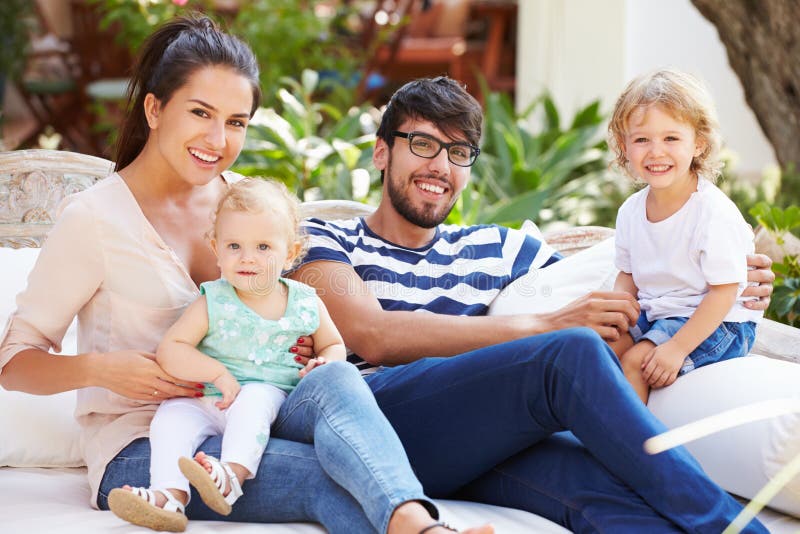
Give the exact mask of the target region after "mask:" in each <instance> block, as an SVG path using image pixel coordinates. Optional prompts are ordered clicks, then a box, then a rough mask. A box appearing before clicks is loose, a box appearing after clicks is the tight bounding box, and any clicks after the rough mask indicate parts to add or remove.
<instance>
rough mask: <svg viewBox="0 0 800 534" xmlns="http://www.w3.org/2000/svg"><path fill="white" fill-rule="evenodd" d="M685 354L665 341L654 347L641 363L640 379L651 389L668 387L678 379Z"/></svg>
mask: <svg viewBox="0 0 800 534" xmlns="http://www.w3.org/2000/svg"><path fill="white" fill-rule="evenodd" d="M686 356H687V354H686V352H685V351H684V350H682V349H681V348H680V347H678V346H677V345H675V344H674V343H672V342H671V341H667V342H666V343H664V344H663V345H659V346H657V347H655V348H654V349H653V350H651V351H650V353H649V354H648V355H647V356H645V357H644V360H643V361H642V377H643V378H644V380H645V382H647V383H648V385H649V386H650V387H651V388H663V387H666V386H669V385H670V384H672V383H673V382H675V379H676V378H678V371H680V370H681V366H683V361H684V360H685V359H686Z"/></svg>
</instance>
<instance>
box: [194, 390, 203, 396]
mask: <svg viewBox="0 0 800 534" xmlns="http://www.w3.org/2000/svg"><path fill="white" fill-rule="evenodd" d="M194 396H195V397H202V396H203V392H202V391H198V392H197V393H195V394H194Z"/></svg>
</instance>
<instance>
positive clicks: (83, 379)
mask: <svg viewBox="0 0 800 534" xmlns="http://www.w3.org/2000/svg"><path fill="white" fill-rule="evenodd" d="M259 99H260V89H259V86H258V68H257V66H256V62H255V58H254V57H253V54H252V51H251V50H250V49H249V48H248V47H247V46H246V45H245V44H244V43H242V42H241V41H239V40H238V39H236V38H234V37H231V36H229V35H226V34H224V33H222V32H220V31H219V30H218V29H217V28H216V27H215V26H214V24H213V23H212V22H211V21H210V20H209V19H207V18H181V19H176V20H174V21H172V22H170V23H168V24H166V25H164V26H162V27H161V28H160V29H158V30H157V31H156V32H155V33H154V34H153V35H152V36H151V37H150V38H149V39H148V40H147V42H146V43H145V44H144V45H143V47H142V52H141V55H140V57H139V59H138V61H137V63H136V65H135V67H134V71H133V76H132V81H131V86H130V96H129V100H130V103H131V106H130V107H129V109H130V110H131V111H130V113H129V115H128V116H127V117H126V118H125V121H124V123H123V127H122V130H121V134H120V137H119V141H118V144H117V151H116V156H117V157H116V160H117V164H116V169H117V170H118V172H117V173H114V174H112V175H111V176H110V177H108V178H107V179H105V180H103V181H101V182H100V183H98V184H97V185H96V186H94V187H92V188H90V189H88V190H86V191H84V192H82V193H79V194H78V195H75V196H73V197H70V198H69V199H68V200H67V201H66V202H65V203H64V205H63V206H62V208H61V210H62V211H61V214H60V216H59V219H58V221H57V223H56V225H55V227H54V228H53V230H52V232H51V233H50V235H49V237H48V240H47V243H46V245H45V246H44V247H43V249H42V251H41V254H40V256H39V260H38V262H37V264H36V266H35V267H34V269H33V271H32V273H31V275H30V278H29V282H28V287H27V288H26V290H25V291H24V292H23V293H22V294H21V295H20V296H19V297H18V301H17V302H18V310H17V311H16V312H15V314H14V315H13V316H12V319H11V321H10V323H9V326H8V328H7V330H6V332H5V334H4V335H3V336H2V338H0V366H2V367H1V371H2V372H1V373H0V385H2V386H3V387H4V388H6V389H9V390H20V391H27V392H30V393H35V394H52V393H57V392H60V391H67V390H71V389H78V405H77V410H76V415H77V418H78V421H79V423H80V424H81V426H82V429H83V440H82V441H83V447H84V457H85V459H86V461H87V465H88V470H89V481H90V485H91V488H92V504H93V505H94V506H96V507H98V508H100V509H107V506H108V505H107V495H108V493H109V491H110V490H111V489H112V488H115V487H118V486H120V485H122V483H123V482H124V483H129V484H132V485H141V486H147V485H148V479H149V474H148V466H149V463H150V458H149V457H150V447H149V442H148V439H147V432H148V426H149V423H150V420H151V418H152V416H153V413H154V412H155V409H156V407H157V405H158V404H159V403H160V402H161V401H163V400H164V399H167V398H174V397H196V396H200V395H202V391H201V389H202V384H182V383H181V382H180V380H178V379H176V378H175V377H173V376H170V375H169V374H168V373H166V372H165V371H164V370H163V369H162V368H161V367H160V366H159V365H158V364H157V363H156V362H155V360H154V357H153V353H154V352H155V349H156V347H157V345H158V342H159V341H160V339H161V337H162V335H163V334H164V332H165V331H166V330H167V328H168V327H169V326H170V325H171V324H172V323H173V322H174V321H175V320H176V319H177V318H178V316H179V315H180V313H181V312H182V310H183V309H184V308H185V306H186V305H187V304H188V303H189V302H191V301H193V300H195V298H196V297H197V296H198V294H199V291H198V286H199V284H200V283H202V282H205V281H208V280H214V279H216V278H218V277H219V275H220V273H219V270H218V268H217V266H216V261H215V259H214V257H213V254H212V252H211V250H210V249H209V247H208V246H207V244H206V242H205V240H204V233H205V231H206V230H207V229H208V226H209V223H210V214H211V212H212V210H213V208H214V206H215V205H216V203H217V200H218V198H219V197H220V195H221V193H222V192H223V191H224V190H225V189H226V187H227V184H228V183H229V182H230V181H235V180H236V179H237V177H236V175H232V174H229V173H225V172H224V171H225V169H227V167H228V166H229V165H230V164H231V163H233V161H234V160H235V159H236V157H237V156H238V155H239V152H240V150H241V148H242V145H243V143H244V139H245V132H246V129H247V123H248V121H249V119H250V118H251V117H252V115H253V113H254V112H255V110H256V109H257V107H258V103H259ZM75 315H77V316H78V321H79V346H78V348H79V354H77V355H76V356H74V357H69V358H63V357H59V356H53V355H51V354H48V352H47V351H48V350H49V349H50V348H51V347H55V348H56V349H58V348H59V344H60V341H61V339H62V337H63V335H64V332H65V331H66V329H67V327H68V325H69V324H70V322H71V320H72V318H73V317H74V316H75ZM298 343H299V345H298V346H297V347H295V348H294V349H293V352H296V353H297V357H298V358H300V357H301V356H303V355H308V354H309V352H310V351H309V350H308V349H305V348H304V347H303V346H302V345H303V343H305V344H306V345H308V343H309V340H308V339H306V338H301V339H299V340H298ZM322 399H324V402H319V403H318V402H317V401H320V400H322ZM319 405H324V410H323V409H322V408H319ZM273 436H274V438H276V439H271V440H270V442H269V446H268V448H267V450H266V452H265V453H264V456H263V458H262V461H261V465H260V467H259V470H258V473H259V474H258V477H257V478H256V479H254V480H252V481H249V482H248V486H247V493H246V496H245V497H243V498H242V499H241V500H240V501H239V504H237V507H236V511H235V512H234V513H232V514H231V515H230V516H227V517H228V518H229V519H230V520H233V521H255V522H286V521H316V522H320V523H322V524H323V525H324V526H325V527H326V528H327V529H328V530H329V531H331V532H334V533H336V532H374V531H378V532H392V533H394V532H422V531H424V532H429V533H431V534H434V533H436V532H445V531H447V530H452V529H450V528H449V527H446V526H444V525H442V524H441V523H438V522H436V518H438V512H437V510H436V508H435V506H434V505H433V503H432V502H431V501H430V499H428V498H427V497H426V496H425V495H424V494H423V492H422V488H421V486H420V484H419V482H418V481H417V480H416V478H414V476H413V473H412V472H411V468H410V466H409V464H408V461H407V459H406V457H405V453H404V452H403V450H402V446H401V444H400V441H399V440H398V438H397V436H396V435H395V433H394V431H393V430H392V429H391V427H390V426H389V424H388V422H387V421H386V420H385V419H384V417H383V416H382V414H381V412H380V411H379V410H378V408H377V406H376V404H375V401H374V399H373V398H372V395H371V393H370V391H369V389H368V388H367V387H366V386H365V385H364V383H363V381H362V380H361V378H360V377H359V376H358V373H357V372H356V371H355V369H354V368H352V367H350V366H347V365H326V366H322V367H321V368H319V369H317V370H315V372H314V373H311V374H310V375H309V376H308V377H306V378H304V379H303V380H302V381H301V382H300V385H299V386H298V387H297V388H296V389H295V391H294V392H293V393H292V394H291V395H290V396H289V398H288V399H287V400H286V402H285V403H284V404H283V407H282V408H281V411H280V413H279V415H278V418H277V420H276V423H275V426H274V428H273ZM280 438H283V439H280ZM310 443H314V446H312V445H310ZM219 448H220V440H219V438H211V439H209V440H207V441H205V442H204V443H203V444H202V445H201V447H200V450H202V451H203V452H205V453H206V454H209V455H212V456H213V455H219V452H220V451H219ZM385 459H388V461H386V460H385ZM186 513H187V515H188V516H189V517H191V518H194V519H217V520H218V519H222V517H221V516H218V515H216V514H214V513H213V512H211V511H210V510H208V509H207V508H206V507H205V506H204V505H203V503H202V502H201V500H200V499H199V498H196V496H195V498H193V499H192V500H191V502H190V503H189V505H188V507H187V509H186ZM471 532H475V533H477V532H480V533H484V532H491V527H483V528H481V529H474V530H472V531H471Z"/></svg>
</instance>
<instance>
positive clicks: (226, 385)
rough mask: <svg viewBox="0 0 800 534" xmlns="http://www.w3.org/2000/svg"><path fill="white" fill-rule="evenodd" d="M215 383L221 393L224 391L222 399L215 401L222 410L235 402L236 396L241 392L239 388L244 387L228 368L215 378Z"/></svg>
mask: <svg viewBox="0 0 800 534" xmlns="http://www.w3.org/2000/svg"><path fill="white" fill-rule="evenodd" d="M213 383H214V386H216V388H217V389H218V390H219V391H220V393H222V400H221V401H217V402H216V403H214V405H215V406H216V407H217V408H219V409H220V410H224V409H225V408H228V407H229V406H230V405H231V404H233V401H234V400H236V396H237V395H238V394H239V390H240V389H242V387H241V386H240V385H239V382H238V381H237V380H236V379H235V378H234V377H233V375H232V374H231V373H230V372H229V371H228V370H227V369H226V370H225V372H224V373H222V374H221V375H219V376H218V377H217V378H215V379H214V382H213Z"/></svg>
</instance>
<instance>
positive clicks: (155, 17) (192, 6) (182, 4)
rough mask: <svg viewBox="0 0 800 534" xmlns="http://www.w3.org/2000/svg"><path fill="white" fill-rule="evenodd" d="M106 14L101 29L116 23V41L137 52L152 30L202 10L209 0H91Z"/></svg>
mask: <svg viewBox="0 0 800 534" xmlns="http://www.w3.org/2000/svg"><path fill="white" fill-rule="evenodd" d="M89 1H90V2H92V3H94V4H97V5H98V6H99V7H100V9H101V12H102V14H103V19H102V23H101V28H103V29H107V28H108V27H109V26H111V25H112V24H114V23H117V24H118V26H117V27H118V28H119V31H118V33H117V35H116V41H117V43H119V44H120V45H121V46H124V47H127V48H128V49H129V50H130V51H131V52H133V53H135V52H136V51H137V50H138V49H139V46H141V44H142V42H144V40H145V38H146V37H147V36H148V35H150V34H151V33H152V32H153V29H154V28H155V27H156V26H158V25H160V24H162V23H164V22H166V21H168V20H169V19H171V18H173V17H175V16H176V15H181V14H187V13H191V12H192V11H203V10H205V8H206V5H207V3H208V2H207V1H206V0H178V1H174V0H89Z"/></svg>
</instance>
